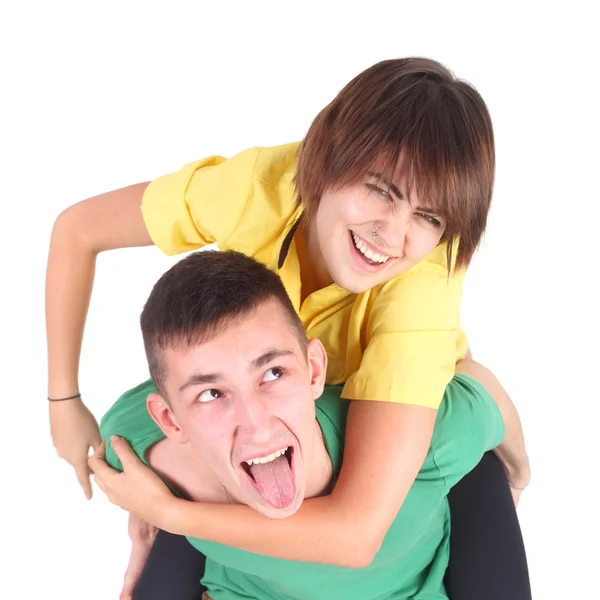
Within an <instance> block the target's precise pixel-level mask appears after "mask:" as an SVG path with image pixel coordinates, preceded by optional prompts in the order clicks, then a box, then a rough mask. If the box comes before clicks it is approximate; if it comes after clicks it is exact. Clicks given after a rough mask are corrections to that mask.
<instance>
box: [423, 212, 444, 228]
mask: <svg viewBox="0 0 600 600" xmlns="http://www.w3.org/2000/svg"><path fill="white" fill-rule="evenodd" d="M418 214H419V216H420V217H421V218H422V219H424V220H425V221H426V222H427V223H429V224H430V225H433V226H434V227H441V226H442V223H441V222H440V221H439V220H438V219H436V218H435V217H432V216H431V215H428V214H427V213H418Z"/></svg>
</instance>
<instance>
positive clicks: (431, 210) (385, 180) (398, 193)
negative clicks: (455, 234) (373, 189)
mask: <svg viewBox="0 0 600 600" xmlns="http://www.w3.org/2000/svg"><path fill="white" fill-rule="evenodd" d="M367 175H369V176H370V177H374V178H375V179H378V180H379V181H381V182H383V183H384V184H385V185H387V186H388V188H389V189H390V190H391V191H392V193H393V194H394V195H395V196H396V197H397V198H398V199H399V200H404V196H403V195H402V192H401V191H400V190H399V189H398V188H397V187H396V186H395V185H394V184H393V183H392V182H391V181H389V180H388V178H387V177H386V176H385V175H384V174H383V173H378V172H376V171H368V172H367ZM413 208H414V209H415V210H418V211H419V212H422V213H425V214H428V215H432V216H434V217H437V216H440V212H439V211H437V210H436V209H435V208H432V207H428V206H414V207H413Z"/></svg>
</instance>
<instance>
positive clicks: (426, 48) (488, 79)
mask: <svg viewBox="0 0 600 600" xmlns="http://www.w3.org/2000/svg"><path fill="white" fill-rule="evenodd" d="M14 4H15V6H17V4H16V3H14ZM156 4H158V3H156ZM160 4H161V5H162V6H161V8H160V9H156V8H154V7H152V6H150V3H141V2H119V3H116V2H103V3H91V2H79V3H77V4H76V3H75V2H73V3H66V2H60V1H59V2H57V1H55V2H47V3H46V2H37V3H36V2H20V3H19V4H18V8H10V9H2V13H3V14H1V15H0V51H1V52H0V56H1V57H2V58H1V60H2V72H1V75H0V77H1V80H0V89H1V90H2V91H1V92H0V103H1V110H0V121H1V123H0V124H1V132H0V138H1V139H0V144H1V146H2V147H1V163H0V165H1V166H0V172H1V183H0V185H1V189H0V193H1V199H2V210H3V215H4V216H3V219H2V235H1V236H0V244H1V248H0V250H1V251H0V260H1V261H2V266H1V271H0V277H1V290H2V291H1V294H0V299H1V303H2V304H1V307H2V308H1V314H0V325H1V332H2V333H1V339H2V346H1V350H0V352H1V355H2V360H1V362H0V364H1V367H0V368H1V371H2V387H1V392H2V408H1V414H2V415H3V417H2V418H3V427H2V430H3V431H2V436H1V438H0V444H1V445H2V446H1V452H0V457H1V458H0V460H1V461H2V463H1V465H2V479H1V482H2V483H1V486H2V488H1V489H2V494H1V498H2V507H3V510H2V517H3V522H2V542H1V546H2V554H3V556H4V559H3V561H2V562H3V567H2V572H3V575H2V578H1V579H0V597H2V598H42V597H43V598H53V599H54V598H60V599H61V600H68V599H71V598H73V599H75V598H77V599H81V598H86V599H90V600H91V599H102V600H104V599H110V598H115V599H116V598H117V596H118V592H119V590H120V583H121V576H122V573H123V571H124V568H125V564H126V561H127V557H128V550H129V548H128V539H127V535H126V518H125V515H124V513H122V512H121V511H120V510H119V509H117V508H115V507H113V506H112V505H110V504H109V503H108V502H107V501H106V500H105V499H104V498H103V497H102V496H101V495H100V493H99V492H98V491H97V490H96V493H95V495H94V499H93V500H92V501H91V502H86V501H85V499H84V497H83V493H82V492H81V490H80V488H79V487H78V484H77V482H76V479H75V476H74V473H73V472H72V471H71V469H70V468H69V467H67V465H66V464H65V463H62V462H61V461H60V460H59V459H58V458H57V457H56V455H55V452H54V450H53V448H52V445H51V441H50V437H49V431H48V423H47V408H46V404H47V403H46V400H45V397H46V348H45V331H44V310H43V290H44V274H45V262H46V257H47V248H48V241H49V236H50V231H51V227H52V224H53V221H54V219H55V218H56V216H57V215H58V213H59V212H60V211H61V210H63V209H64V208H66V207H67V206H69V205H70V204H72V203H74V202H76V201H78V200H81V199H84V198H86V197H90V196H93V195H95V194H98V193H101V192H104V191H108V190H111V189H115V188H119V187H122V186H124V185H127V184H130V183H135V182H139V181H145V180H149V179H152V178H154V177H157V176H160V175H162V174H165V173H167V172H171V171H174V170H177V169H179V168H180V167H181V166H182V165H183V164H185V163H186V162H189V161H192V160H195V159H197V158H201V157H203V156H205V155H209V154H217V153H219V154H223V155H231V154H234V153H236V152H238V151H240V150H242V149H244V148H246V147H250V146H255V145H273V144H279V143H285V142H289V141H292V140H297V139H300V138H301V137H302V136H303V135H304V134H305V132H306V130H307V128H308V127H309V124H310V122H311V120H312V118H314V116H315V115H316V114H317V112H318V110H320V109H321V108H322V107H323V106H324V105H325V104H326V103H328V102H329V101H330V100H331V99H332V98H333V96H334V95H335V94H336V93H337V92H338V91H339V89H340V88H341V87H342V86H343V85H344V84H345V83H346V82H347V81H349V80H350V79H351V78H352V77H353V76H355V75H356V74H357V73H358V72H360V71H361V70H363V69H364V68H366V67H368V66H370V65H371V64H373V63H374V62H376V61H378V60H381V59H385V58H390V57H401V56H411V55H413V56H414V55H424V56H428V57H432V58H436V59H439V60H441V61H442V62H444V63H445V64H447V65H448V66H449V67H451V68H452V69H453V70H454V72H455V73H456V74H457V75H458V76H459V77H462V78H464V79H467V80H469V81H471V82H472V83H474V84H475V85H476V87H477V88H478V89H479V91H480V92H481V94H482V95H483V97H484V98H485V99H486V101H487V103H488V105H489V108H490V111H491V113H492V117H493V121H494V126H495V133H496V139H497V156H498V160H497V184H496V189H495V196H494V205H493V211H492V214H491V219H490V225H489V229H488V233H487V236H486V239H485V243H484V245H483V246H482V248H481V250H480V252H479V254H478V255H477V257H476V259H475V260H474V262H473V265H472V268H471V270H470V275H469V276H468V279H467V282H466V286H465V292H464V301H463V321H464V326H465V328H466V331H467V334H468V336H469V338H470V342H471V346H472V349H473V351H474V354H475V357H476V358H477V359H479V360H480V361H482V362H483V363H485V364H486V365H488V366H490V367H491V368H492V369H493V370H494V371H495V372H496V373H497V374H498V375H499V376H500V378H501V380H502V381H503V382H504V384H505V386H506V387H507V389H508V390H509V392H510V393H511V394H512V396H513V398H514V400H515V401H516V403H517V405H518V407H519V410H520V413H521V415H522V419H523V422H524V426H525V428H526V434H527V440H528V446H529V451H530V455H531V460H532V466H533V481H532V484H531V487H530V489H528V490H527V492H526V493H525V494H524V495H523V499H522V506H521V507H520V509H519V513H520V516H521V521H522V528H523V532H524V536H525V541H526V546H527V550H528V554H529V565H530V571H531V578H532V585H533V590H534V597H535V598H538V599H543V600H545V599H559V600H565V599H571V598H590V597H592V596H593V595H594V594H595V593H596V592H594V590H597V581H596V580H597V577H596V574H597V572H598V559H599V558H600V556H599V552H598V549H597V548H598V541H597V540H598V536H599V535H600V526H599V516H598V498H597V496H596V495H595V491H594V490H595V489H596V485H597V470H598V464H599V461H598V459H597V454H596V452H595V450H596V440H597V439H598V434H597V432H598V424H597V420H598V416H599V410H598V401H599V400H600V393H599V392H598V386H597V381H598V375H597V374H598V371H599V368H600V366H599V364H598V362H599V361H598V359H599V358H600V353H599V351H598V343H599V342H598V340H599V339H600V331H599V319H598V313H597V309H598V306H600V302H599V297H598V291H597V290H598V282H597V281H596V279H597V277H598V274H599V266H598V258H597V256H596V255H595V251H596V246H597V244H596V239H597V232H598V219H599V218H600V214H599V209H598V201H599V192H598V183H597V173H598V166H599V158H600V156H599V152H598V138H599V133H600V128H599V126H598V125H599V122H598V111H599V101H598V94H597V89H598V87H597V85H598V84H597V77H598V65H599V58H600V57H599V51H598V46H597V45H596V44H595V43H594V42H593V38H594V37H596V36H597V31H596V29H595V27H594V25H593V23H594V19H593V18H592V12H591V8H586V7H589V6H591V5H592V3H591V2H590V3H589V4H588V3H586V2H576V1H571V2H567V3H563V4H562V5H560V6H559V5H558V4H556V5H555V4H552V5H551V6H550V3H543V4H542V3H540V4H539V5H537V4H534V3H527V2H519V3H514V4H511V3H506V2H505V3H502V4H500V3H497V4H498V5H499V8H496V9H492V8H488V3H477V4H475V3H474V4H472V5H469V4H466V3H464V2H463V3H461V2H447V3H446V2H444V3H439V4H438V3H434V2H427V3H415V2H411V3H402V2H393V3H381V2H376V1H369V2H366V3H364V4H362V5H360V6H358V5H356V8H350V4H349V3H343V4H342V3H340V4H339V6H338V7H336V8H335V9H333V8H329V3H326V2H318V3H314V4H312V3H310V2H308V3H307V2H296V3H294V4H293V5H292V4H291V3H283V2H278V3H275V2H273V3H271V2H253V3H248V4H247V5H246V4H245V3H244V4H242V3H239V5H238V4H236V3H233V2H230V3H222V4H223V7H222V8H215V7H214V6H213V4H219V5H220V6H221V3H211V4H210V5H209V4H208V3H207V6H206V7H203V3H201V2H195V3H192V2H190V3H182V2H173V1H171V2H168V3H167V2H164V3H160ZM331 4H333V3H331ZM414 5H417V6H416V7H415V6H414ZM177 259H178V258H174V259H171V258H166V257H164V256H163V255H161V253H160V252H159V251H158V250H157V249H155V248H152V249H136V250H127V251H120V252H115V253H109V254H107V255H103V256H101V257H100V258H99V261H98V269H97V277H96V286H95V292H94V295H93V299H92V304H91V308H90V313H89V319H88V326H87V330H86V335H85V339H84V350H83V357H82V364H81V378H80V383H81V390H82V392H83V394H84V398H85V401H86V402H87V403H88V405H89V406H90V407H91V408H92V410H93V411H94V412H95V414H96V415H97V417H100V416H101V415H102V414H103V412H104V411H105V410H106V409H108V407H109V406H110V405H111V404H112V403H113V401H114V400H115V399H116V398H117V397H118V395H120V393H121V392H123V391H124V390H125V389H127V388H128V387H131V386H133V385H134V384H137V383H138V382H140V381H142V380H143V379H145V378H146V368H145V362H144V356H143V351H142V344H141V336H140V335H139V332H138V316H139V313H140V310H141V307H142V304H143V302H144V300H145V298H146V296H147V294H148V293H149V290H150V288H151V285H152V284H153V283H154V281H155V280H156V279H157V278H158V276H159V275H160V274H161V273H162V272H164V271H165V270H166V269H167V268H168V267H169V266H170V265H171V264H173V262H175V260H177Z"/></svg>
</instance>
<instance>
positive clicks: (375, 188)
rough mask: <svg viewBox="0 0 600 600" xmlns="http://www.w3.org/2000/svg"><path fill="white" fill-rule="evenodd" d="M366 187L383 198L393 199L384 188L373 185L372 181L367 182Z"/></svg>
mask: <svg viewBox="0 0 600 600" xmlns="http://www.w3.org/2000/svg"><path fill="white" fill-rule="evenodd" d="M367 187H368V188H369V189H370V190H372V191H373V192H375V193H376V194H378V195H379V196H381V197H382V198H385V199H386V200H390V201H393V200H394V199H393V198H392V196H391V195H390V193H389V192H388V191H387V190H384V189H383V188H381V187H379V186H378V185H375V184H374V183H367Z"/></svg>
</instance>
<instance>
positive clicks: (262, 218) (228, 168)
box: [142, 144, 297, 255]
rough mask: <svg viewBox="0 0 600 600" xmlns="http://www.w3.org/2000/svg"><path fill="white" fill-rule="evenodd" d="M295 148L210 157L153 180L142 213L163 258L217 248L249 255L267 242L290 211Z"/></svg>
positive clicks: (283, 223) (262, 149) (143, 202)
mask: <svg viewBox="0 0 600 600" xmlns="http://www.w3.org/2000/svg"><path fill="white" fill-rule="evenodd" d="M296 146H297V145H296V144H289V145H287V146H277V147H274V148H251V149H249V150H245V151H244V152H241V153H240V154H237V155H236V156H234V157H232V158H229V159H226V158H223V157H222V156H211V157H208V158H205V159H203V160H200V161H196V162H193V163H190V164H188V165H186V166H185V167H183V169H181V170H180V171H178V172H176V173H172V174H170V175H166V176H164V177H161V178H159V179H156V180H154V181H153V182H152V183H150V185H149V186H148V188H147V189H146V192H145V194H144V198H143V201H142V214H143V216H144V222H145V223H146V227H147V228H148V232H149V233H150V236H151V238H152V240H153V242H154V243H155V244H156V245H157V246H158V247H159V248H160V249H161V250H162V251H163V252H165V253H166V254H169V255H172V254H177V253H179V252H188V251H190V250H194V249H196V248H199V247H201V246H205V245H207V244H212V243H215V242H216V243H218V244H219V248H220V249H221V250H225V249H236V250H239V251H240V252H245V253H246V254H252V255H253V254H255V252H256V251H257V250H258V249H260V248H263V247H264V246H265V245H268V244H270V243H271V242H273V241H274V240H275V239H277V237H278V236H279V234H280V233H281V231H282V229H283V228H284V226H285V224H286V221H287V219H289V216H290V213H291V212H292V210H293V204H294V202H293V185H292V179H293V171H294V169H295V147H296Z"/></svg>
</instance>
